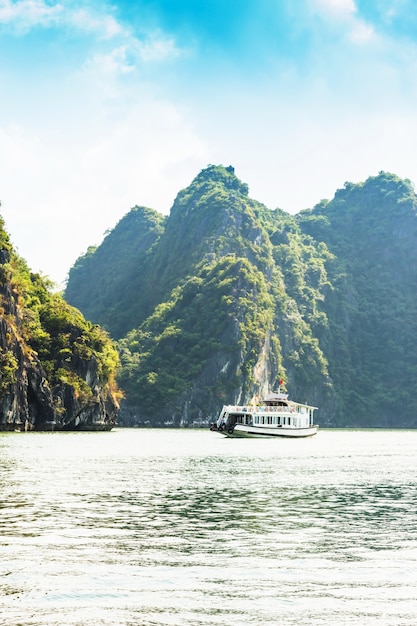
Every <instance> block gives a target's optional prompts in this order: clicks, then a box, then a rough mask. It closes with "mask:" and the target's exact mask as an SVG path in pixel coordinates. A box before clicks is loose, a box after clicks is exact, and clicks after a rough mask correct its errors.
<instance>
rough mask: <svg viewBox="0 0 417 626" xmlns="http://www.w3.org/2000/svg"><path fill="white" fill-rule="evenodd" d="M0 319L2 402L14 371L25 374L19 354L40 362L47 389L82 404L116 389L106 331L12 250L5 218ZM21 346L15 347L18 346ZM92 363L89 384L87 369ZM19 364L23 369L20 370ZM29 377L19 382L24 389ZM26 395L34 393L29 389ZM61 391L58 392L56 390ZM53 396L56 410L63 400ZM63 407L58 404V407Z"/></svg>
mask: <svg viewBox="0 0 417 626" xmlns="http://www.w3.org/2000/svg"><path fill="white" fill-rule="evenodd" d="M0 254H1V261H2V262H1V263H0V291H1V306H0V321H1V323H2V326H1V328H2V337H1V343H2V346H3V347H2V349H1V351H0V352H1V354H0V359H1V376H0V378H1V381H0V401H1V400H2V399H3V398H4V397H5V396H7V394H9V395H10V393H12V391H11V389H10V385H11V384H12V383H14V382H16V379H17V376H18V375H21V376H23V377H25V376H26V375H25V374H24V371H23V369H22V367H24V364H23V365H22V364H19V359H21V358H22V357H21V354H23V357H24V359H25V360H26V362H27V364H29V365H30V364H31V363H33V364H34V366H36V364H37V363H39V362H40V366H41V368H42V370H41V372H42V377H44V379H45V380H44V382H42V383H41V385H42V386H44V385H46V387H47V388H48V390H50V392H51V393H52V394H53V393H54V390H58V389H59V390H61V391H63V390H65V389H67V388H69V389H70V390H71V393H72V395H73V397H74V398H75V399H76V401H77V406H79V407H80V408H82V407H84V406H86V405H88V404H89V403H94V402H97V400H98V393H100V394H104V396H103V397H106V396H110V395H111V396H112V397H113V398H114V399H115V401H117V398H120V392H119V391H118V386H117V384H116V380H115V374H116V369H117V367H118V364H119V357H118V352H117V350H116V347H115V344H114V342H113V341H112V340H111V339H110V338H109V336H108V334H107V332H106V331H104V330H103V329H102V328H100V327H99V326H98V325H95V324H92V323H91V322H89V321H87V320H86V319H85V318H84V316H83V315H82V313H81V312H80V311H79V310H77V309H76V308H74V307H72V306H70V305H69V304H68V303H67V302H66V301H65V300H64V298H63V297H62V295H61V294H58V293H56V292H54V289H53V287H54V286H53V284H52V283H51V282H50V281H49V279H47V278H45V277H43V276H41V275H40V274H34V273H32V272H31V271H30V269H29V267H28V266H27V264H26V262H25V261H24V260H23V259H22V258H21V257H20V256H19V255H17V254H16V252H15V251H14V249H13V247H12V245H11V243H10V240H9V237H8V234H7V233H6V231H5V229H4V223H3V221H1V223H0ZM17 345H18V346H19V350H17V349H16V346H17ZM91 363H94V373H95V381H94V384H96V385H98V386H99V388H96V389H94V388H92V384H93V382H92V381H89V380H88V371H87V370H88V368H89V367H90V365H91ZM19 368H20V369H21V371H20V372H19ZM25 384H27V381H26V382H25V381H22V383H21V386H22V389H24V388H25ZM28 393H29V394H34V393H35V391H34V390H33V389H31V388H30V385H29V388H28ZM58 395H59V394H58ZM58 395H57V396H55V403H56V406H55V410H56V411H58V412H59V411H60V408H59V406H58V405H59V403H60V402H61V399H60V398H58ZM61 410H62V409H61Z"/></svg>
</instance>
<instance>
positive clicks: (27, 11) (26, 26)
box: [0, 0, 63, 32]
mask: <svg viewBox="0 0 417 626" xmlns="http://www.w3.org/2000/svg"><path fill="white" fill-rule="evenodd" d="M62 12H63V7H62V5H60V4H55V5H51V4H47V3H46V2H43V1H42V0H19V1H17V2H13V1H12V0H0V24H8V25H11V26H13V27H14V28H15V29H16V30H17V31H18V32H27V31H28V30H30V29H31V28H32V27H33V26H51V25H53V24H56V23H57V22H59V21H60V19H61V16H62Z"/></svg>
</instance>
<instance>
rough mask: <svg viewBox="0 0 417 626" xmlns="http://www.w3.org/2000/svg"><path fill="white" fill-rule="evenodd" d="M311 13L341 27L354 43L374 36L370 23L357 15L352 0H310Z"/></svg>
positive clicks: (364, 41)
mask: <svg viewBox="0 0 417 626" xmlns="http://www.w3.org/2000/svg"><path fill="white" fill-rule="evenodd" d="M310 7H311V9H312V11H313V14H315V15H318V16H320V17H321V18H322V19H323V20H325V21H328V22H330V24H331V27H332V28H334V27H335V25H337V26H338V28H339V29H340V28H342V29H343V30H344V31H345V33H346V35H347V38H348V39H349V40H350V41H352V42H354V43H366V42H368V41H370V40H371V39H373V38H374V36H375V31H374V28H373V26H372V25H371V24H369V23H367V22H366V21H365V20H363V19H361V18H360V17H359V16H358V9H357V6H356V4H355V2H354V0H310Z"/></svg>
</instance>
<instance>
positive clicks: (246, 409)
mask: <svg viewBox="0 0 417 626" xmlns="http://www.w3.org/2000/svg"><path fill="white" fill-rule="evenodd" d="M224 408H225V410H226V411H227V412H228V413H297V411H296V409H295V407H293V406H269V405H256V406H254V405H247V406H233V405H229V406H226V407H224Z"/></svg>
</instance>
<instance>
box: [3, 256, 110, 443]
mask: <svg viewBox="0 0 417 626" xmlns="http://www.w3.org/2000/svg"><path fill="white" fill-rule="evenodd" d="M13 277H14V273H13V259H12V260H11V253H10V251H9V250H8V249H1V250H0V303H1V304H0V430H6V431H7V430H8V431H10V430H21V431H28V430H110V429H111V428H112V427H113V426H114V424H115V422H116V418H117V414H118V402H117V396H116V395H115V394H114V393H112V391H111V390H110V388H109V386H108V384H103V382H102V381H101V380H100V376H99V360H98V359H97V357H96V355H94V354H93V353H90V352H89V353H88V357H87V358H85V359H83V358H81V357H79V356H78V355H73V354H71V352H68V350H66V351H65V353H64V354H65V357H64V354H63V351H62V350H61V351H59V350H56V353H55V354H52V355H49V356H52V357H55V358H53V361H52V362H53V367H52V371H50V372H49V373H47V372H46V369H45V367H44V366H43V364H42V361H41V359H40V358H39V355H38V354H37V352H36V351H35V350H34V348H33V346H32V345H31V340H32V339H33V337H32V336H31V334H30V332H29V330H30V329H31V328H34V323H33V319H35V316H34V311H33V310H31V309H30V308H27V307H26V306H25V298H24V297H23V295H22V292H21V291H19V288H18V287H17V284H16V281H15V282H14V280H13ZM27 288H28V289H29V290H30V288H31V284H30V282H29V283H28V287H27ZM38 292H39V287H38ZM44 295H45V294H44ZM27 319H30V320H32V321H31V324H29V323H28V321H27ZM49 330H50V329H49ZM73 330H74V331H75V336H78V337H79V336H80V334H81V329H77V328H76V327H74V329H73ZM37 332H38V334H39V333H40V332H42V333H43V335H44V337H43V339H44V344H45V342H46V339H47V338H48V337H50V333H48V330H46V328H42V327H39V328H38V329H37ZM51 345H52V344H51ZM57 347H58V346H57ZM60 352H61V354H60ZM63 359H65V363H63ZM50 362H51V361H48V363H50ZM63 366H65V369H64V368H63ZM58 371H59V372H61V374H60V377H57V375H56V373H57V372H58ZM62 372H66V375H67V380H65V375H64V374H63V373H62ZM74 381H76V383H77V384H73V383H74ZM80 389H82V393H80Z"/></svg>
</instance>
